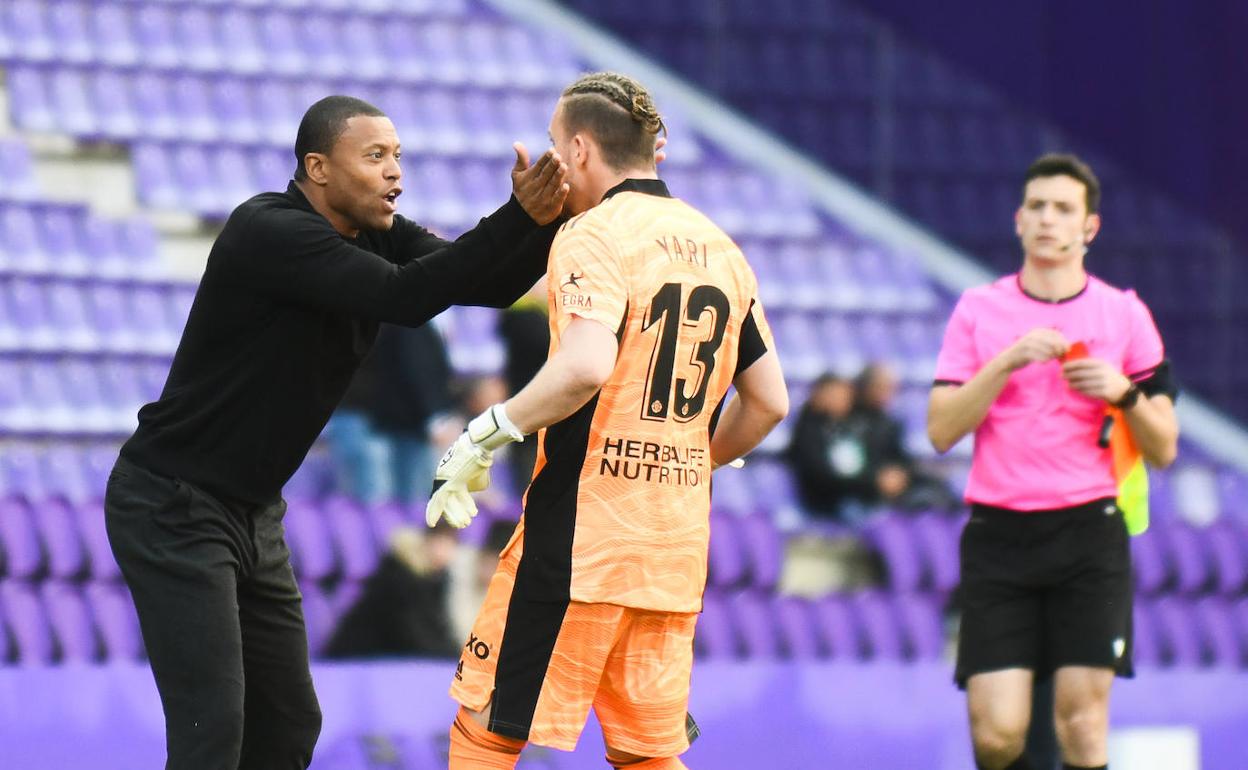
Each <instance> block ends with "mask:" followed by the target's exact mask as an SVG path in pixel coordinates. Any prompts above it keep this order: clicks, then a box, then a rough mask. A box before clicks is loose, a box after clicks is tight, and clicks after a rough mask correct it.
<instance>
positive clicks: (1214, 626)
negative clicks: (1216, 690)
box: [1192, 596, 1248, 668]
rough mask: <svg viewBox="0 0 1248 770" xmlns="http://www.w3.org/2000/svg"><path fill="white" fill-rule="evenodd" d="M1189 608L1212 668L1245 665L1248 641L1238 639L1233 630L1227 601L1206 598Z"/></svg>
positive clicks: (1215, 597) (1229, 606) (1220, 598)
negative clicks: (1211, 662)
mask: <svg viewBox="0 0 1248 770" xmlns="http://www.w3.org/2000/svg"><path fill="white" fill-rule="evenodd" d="M1192 608H1193V614H1194V616H1195V619H1196V621H1197V625H1198V626H1199V629H1200V636H1201V638H1202V639H1203V641H1204V646H1205V649H1207V650H1208V651H1209V653H1210V657H1211V658H1212V661H1213V664H1214V665H1215V666H1219V667H1224V668H1239V667H1240V666H1242V665H1244V664H1245V663H1246V662H1248V640H1246V639H1241V638H1240V636H1239V634H1238V632H1237V631H1236V628H1235V617H1234V615H1233V613H1232V611H1231V603H1230V602H1229V601H1227V600H1226V599H1223V598H1222V597H1217V596H1207V597H1205V598H1203V599H1199V600H1197V601H1196V602H1195V603H1194V604H1193V605H1192Z"/></svg>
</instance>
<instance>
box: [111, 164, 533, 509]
mask: <svg viewBox="0 0 1248 770" xmlns="http://www.w3.org/2000/svg"><path fill="white" fill-rule="evenodd" d="M556 230H557V226H556V225H554V224H551V225H547V226H545V227H539V226H538V225H537V224H536V223H534V222H533V220H532V219H531V218H530V217H529V216H528V214H526V213H525V211H524V209H523V208H522V207H521V206H520V204H519V203H518V202H517V201H516V199H515V198H514V197H513V198H512V199H511V200H509V201H508V202H507V203H506V204H504V205H503V206H502V207H501V208H499V209H498V210H497V211H495V212H494V213H493V214H491V215H490V216H488V217H486V218H485V219H482V220H481V221H480V223H478V224H477V226H476V227H475V228H473V229H472V230H470V231H469V232H467V233H465V234H464V235H462V236H461V237H460V238H459V239H458V240H456V241H454V242H453V243H452V242H447V241H444V240H442V239H441V238H438V237H437V236H435V235H433V234H432V233H430V232H429V231H427V230H425V229H424V228H423V227H420V226H419V225H417V224H415V223H413V222H411V221H409V220H407V219H405V218H403V217H402V216H397V215H396V216H395V217H394V224H393V226H392V227H391V229H390V230H388V231H385V232H379V231H362V232H361V233H360V234H359V235H358V236H357V237H356V238H346V237H344V236H342V235H341V234H339V233H338V232H337V231H336V230H334V228H333V227H332V226H331V225H330V223H329V221H328V220H327V219H325V218H324V217H323V216H321V215H320V214H318V213H317V212H316V211H315V210H314V209H313V208H312V206H311V204H310V203H309V202H308V200H307V198H306V197H304V195H303V193H302V191H300V190H299V188H298V187H297V186H296V185H295V184H294V183H293V182H292V183H291V184H290V185H289V187H287V189H286V192H284V193H264V194H261V195H257V196H256V197H254V198H251V199H250V200H248V201H246V202H245V203H243V204H242V205H240V206H239V207H238V208H236V209H235V210H234V212H233V213H232V214H231V215H230V218H229V220H228V221H227V222H226V224H225V228H224V229H223V230H222V232H221V234H220V236H218V237H217V240H216V242H215V243H214V244H213V246H212V250H211V252H210V253H209V256H208V263H207V266H206V268H205V270H204V275H203V278H202V279H201V281H200V284H199V289H198V291H197V292H196V294H195V301H194V304H193V305H192V306H191V312H190V316H189V318H188V319H187V322H186V328H185V330H184V331H183V333H182V340H181V342H180V343H179V344H178V350H177V352H176V353H175V354H174V358H173V365H172V367H171V368H170V371H169V377H168V379H167V380H166V382H165V387H164V390H163V392H162V393H161V395H160V398H159V399H158V400H157V401H155V402H153V403H151V404H148V405H146V406H144V407H143V408H142V409H141V410H140V411H139V427H138V429H137V430H136V431H135V433H134V435H133V436H131V437H130V439H129V440H128V441H127V442H126V443H125V445H124V446H123V447H122V449H121V453H122V455H123V456H125V457H126V458H127V459H129V460H131V461H132V462H135V463H138V464H140V465H143V466H145V467H147V468H149V469H151V470H152V471H155V472H157V473H160V474H163V475H166V476H170V477H174V478H180V479H183V480H185V481H189V482H191V483H193V484H197V485H199V486H201V487H203V488H204V489H206V490H207V491H209V492H212V493H214V494H216V495H220V496H222V497H223V498H226V499H228V500H232V501H238V502H246V503H265V502H270V501H272V500H275V499H276V498H277V497H278V496H279V495H280V494H281V489H282V486H283V485H284V484H285V483H286V481H287V480H288V479H289V478H290V476H291V475H292V474H293V473H294V472H295V470H296V469H297V468H298V467H299V465H300V463H302V462H303V458H304V456H305V455H306V454H307V452H308V449H309V448H310V447H311V446H312V443H313V442H314V441H315V440H316V438H317V436H318V435H320V432H321V430H322V428H324V427H325V423H326V421H327V420H328V419H329V416H330V414H331V413H332V412H333V410H334V408H335V406H337V404H338V402H339V400H340V399H341V398H342V396H343V393H344V392H345V391H346V389H347V386H348V384H349V383H350V381H351V376H352V375H353V374H354V372H355V370H356V368H357V367H358V365H359V363H360V360H361V359H362V358H363V357H364V355H365V354H366V353H367V352H368V350H369V348H370V347H371V346H372V344H373V341H374V339H375V338H376V336H377V329H378V325H379V323H380V322H382V321H389V322H392V323H397V324H402V325H405V326H418V325H420V324H423V323H425V322H426V321H428V320H429V319H430V318H432V317H433V316H435V315H437V314H438V313H440V312H442V311H443V310H445V309H446V308H448V307H449V306H451V305H453V304H461V305H484V306H490V307H506V306H507V305H509V304H511V303H512V302H514V301H515V300H516V299H517V298H518V297H519V296H520V295H522V294H523V293H524V292H525V291H526V290H527V289H528V288H529V287H530V286H531V285H532V284H533V282H534V281H536V280H537V278H538V277H539V276H540V275H541V274H542V273H544V272H545V269H546V257H547V254H548V252H549V249H550V243H551V241H552V240H553V238H554V235H555V231H556Z"/></svg>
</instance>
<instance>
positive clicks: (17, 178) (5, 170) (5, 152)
mask: <svg viewBox="0 0 1248 770" xmlns="http://www.w3.org/2000/svg"><path fill="white" fill-rule="evenodd" d="M0 174H3V175H4V179H3V181H0V198H4V199H9V200H29V199H31V198H37V197H39V183H38V180H36V179H35V172H34V164H33V162H32V160H31V155H30V148H29V147H27V146H26V143H25V142H24V141H22V140H20V139H0Z"/></svg>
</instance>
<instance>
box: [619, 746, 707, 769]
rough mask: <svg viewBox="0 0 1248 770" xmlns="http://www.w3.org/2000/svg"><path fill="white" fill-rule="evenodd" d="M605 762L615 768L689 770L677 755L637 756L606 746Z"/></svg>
mask: <svg viewBox="0 0 1248 770" xmlns="http://www.w3.org/2000/svg"><path fill="white" fill-rule="evenodd" d="M607 762H608V763H609V764H610V765H611V766H612V767H614V768H615V770H689V768H687V767H685V763H684V762H681V761H680V759H679V758H677V757H638V756H635V755H633V754H626V753H624V752H622V751H616V750H615V749H613V748H611V747H610V746H608V747H607Z"/></svg>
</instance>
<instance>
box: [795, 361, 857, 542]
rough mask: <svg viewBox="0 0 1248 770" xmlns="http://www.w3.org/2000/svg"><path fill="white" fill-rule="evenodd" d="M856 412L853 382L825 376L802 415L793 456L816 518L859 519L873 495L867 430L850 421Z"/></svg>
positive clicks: (805, 501) (802, 495)
mask: <svg viewBox="0 0 1248 770" xmlns="http://www.w3.org/2000/svg"><path fill="white" fill-rule="evenodd" d="M853 409H854V386H853V384H852V383H850V382H849V381H848V380H846V379H845V378H843V377H839V376H837V375H834V374H824V375H822V376H820V377H819V378H818V379H816V380H815V382H814V384H813V385H812V386H811V388H810V397H809V398H808V399H807V401H806V403H805V404H803V405H802V408H801V411H800V412H798V415H797V422H796V423H795V424H794V426H793V433H792V438H791V439H790V443H789V448H788V458H789V462H790V463H791V464H792V467H793V471H794V475H795V477H796V479H797V492H798V497H799V499H800V500H801V503H802V506H803V507H804V508H805V509H806V511H807V512H808V513H811V514H812V515H815V516H818V517H821V518H831V519H838V520H842V521H846V522H852V521H857V520H859V519H861V518H863V516H865V505H866V503H867V502H869V501H870V500H871V499H872V497H873V485H872V483H871V481H870V479H869V476H868V475H867V473H868V469H867V456H866V448H865V446H864V442H863V438H862V436H861V435H859V431H860V428H861V426H860V425H858V424H856V423H855V422H854V421H852V420H851V419H850V416H851V414H852V413H853Z"/></svg>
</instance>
